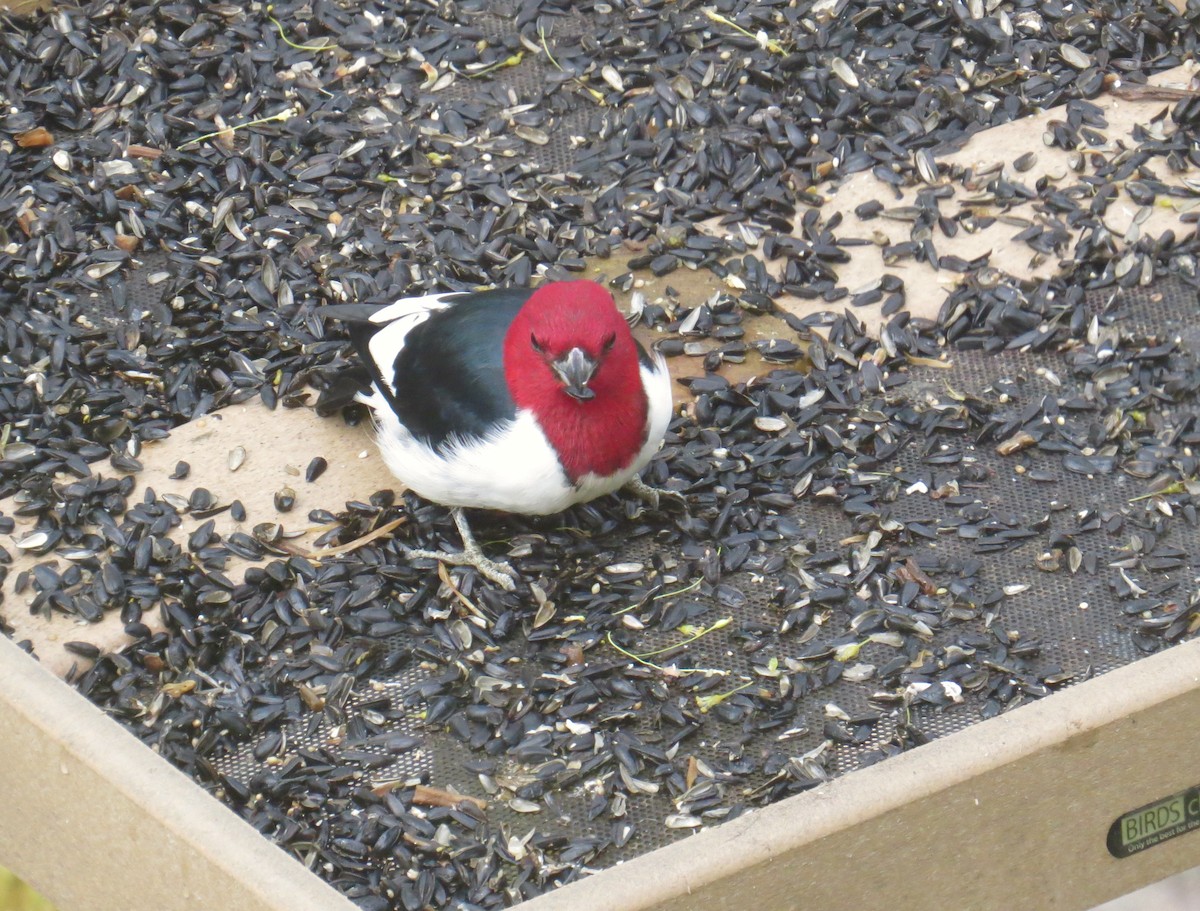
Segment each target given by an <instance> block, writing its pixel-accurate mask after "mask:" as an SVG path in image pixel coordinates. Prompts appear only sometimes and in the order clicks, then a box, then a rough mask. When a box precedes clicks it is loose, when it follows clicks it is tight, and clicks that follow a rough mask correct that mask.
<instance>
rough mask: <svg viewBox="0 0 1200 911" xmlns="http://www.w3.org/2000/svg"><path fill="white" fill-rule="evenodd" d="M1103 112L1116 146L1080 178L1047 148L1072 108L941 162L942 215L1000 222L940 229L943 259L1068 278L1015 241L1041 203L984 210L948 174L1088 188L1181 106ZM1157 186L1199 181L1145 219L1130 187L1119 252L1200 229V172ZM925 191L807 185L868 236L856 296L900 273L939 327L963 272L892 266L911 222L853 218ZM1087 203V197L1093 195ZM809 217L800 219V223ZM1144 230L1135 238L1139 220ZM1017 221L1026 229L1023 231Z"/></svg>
mask: <svg viewBox="0 0 1200 911" xmlns="http://www.w3.org/2000/svg"><path fill="white" fill-rule="evenodd" d="M1196 70H1197V68H1196V66H1195V65H1194V64H1187V65H1184V66H1181V67H1177V68H1176V69H1173V70H1169V71H1167V72H1164V73H1160V74H1158V75H1157V76H1155V77H1154V78H1153V79H1151V80H1150V82H1151V84H1152V85H1155V86H1165V87H1168V88H1173V89H1189V88H1190V87H1192V77H1193V75H1194V74H1195V73H1196ZM1092 103H1093V104H1095V105H1097V106H1098V107H1100V108H1101V109H1102V110H1103V112H1104V116H1105V118H1106V120H1107V121H1108V127H1107V128H1106V129H1104V130H1101V131H1100V132H1102V133H1103V134H1104V135H1105V136H1106V137H1107V140H1108V141H1107V142H1106V143H1105V144H1104V145H1101V146H1096V147H1091V148H1089V149H1088V150H1087V153H1086V154H1085V156H1084V162H1085V164H1084V167H1083V170H1082V171H1081V172H1079V173H1076V172H1075V171H1072V169H1071V167H1070V165H1069V159H1070V153H1068V152H1067V151H1065V150H1063V149H1060V148H1050V147H1048V146H1047V145H1046V144H1045V142H1044V139H1043V136H1044V135H1045V133H1046V132H1047V124H1048V123H1049V122H1050V121H1053V120H1060V121H1065V120H1066V108H1065V106H1060V107H1055V108H1051V109H1049V110H1046V111H1044V112H1042V113H1040V114H1034V115H1032V116H1029V117H1023V118H1021V119H1020V120H1015V121H1013V122H1011V123H1008V124H1004V125H1003V126H999V127H994V128H992V129H990V130H985V131H983V132H981V133H978V134H976V135H975V136H973V137H972V138H971V139H970V140H969V141H968V142H967V144H966V145H965V146H964V147H963V148H962V149H960V150H959V151H957V152H955V153H953V154H950V155H946V156H944V157H943V158H941V159H938V162H937V163H938V165H939V166H940V171H941V177H940V180H939V181H938V183H940V184H944V185H947V186H952V187H953V189H954V191H955V194H954V197H953V198H951V199H945V200H942V201H941V203H940V206H939V210H940V211H941V213H942V214H943V215H946V216H950V217H953V216H955V215H957V214H959V212H960V211H962V210H965V209H968V208H969V209H971V210H973V211H974V212H976V213H977V214H979V215H991V216H995V217H996V219H997V220H996V221H995V222H994V223H992V224H991V225H990V226H989V227H986V228H982V229H980V230H978V231H976V232H975V233H968V232H967V231H965V230H960V231H959V233H958V234H957V235H956V236H955V237H953V238H948V237H946V236H944V235H943V234H942V232H941V231H940V230H936V229H935V230H934V232H933V241H934V245H935V246H936V248H937V250H938V253H939V254H941V255H947V254H949V255H955V256H958V257H960V258H962V259H964V260H967V261H970V260H974V259H976V258H978V257H980V256H983V255H985V254H990V260H989V262H990V265H991V267H992V268H993V269H996V270H998V271H999V272H1002V273H1005V274H1007V275H1010V276H1013V277H1015V278H1018V279H1026V280H1037V279H1044V278H1049V277H1050V276H1052V275H1055V274H1057V273H1058V272H1059V271H1060V261H1059V259H1058V257H1049V258H1046V259H1044V260H1041V261H1039V260H1036V259H1035V258H1034V256H1035V254H1034V251H1033V250H1032V249H1030V248H1029V247H1028V246H1027V245H1026V244H1025V243H1023V242H1016V243H1014V242H1013V241H1012V240H1011V238H1012V237H1013V236H1015V235H1017V234H1019V233H1020V232H1021V231H1023V230H1024V228H1025V226H1027V225H1028V224H1035V223H1042V222H1046V221H1047V216H1046V215H1045V214H1042V213H1039V212H1038V211H1037V208H1038V206H1037V204H1036V202H1033V203H1030V202H1027V203H1025V204H1023V205H1019V206H1013V207H1011V208H1007V209H1004V210H1001V209H999V208H998V207H995V206H991V205H988V204H986V203H985V202H983V200H984V199H986V193H985V190H984V188H985V186H986V179H977V180H975V181H974V182H972V183H970V184H969V185H967V186H964V185H963V183H961V182H952V181H951V180H950V179H949V177H948V176H947V174H948V172H949V170H950V168H952V167H955V166H957V167H961V168H964V169H965V168H970V169H972V171H973V173H974V174H975V175H977V176H978V175H987V174H989V173H991V172H992V171H993V169H998V170H999V171H1001V172H1002V173H1003V174H1004V175H1005V177H1006V178H1008V179H1010V180H1011V181H1013V182H1016V183H1021V184H1023V185H1025V186H1027V187H1031V188H1032V187H1033V186H1034V185H1035V184H1036V183H1037V181H1038V180H1039V179H1042V178H1045V179H1046V180H1048V181H1050V182H1052V183H1053V184H1055V185H1056V186H1058V187H1060V188H1062V189H1066V188H1069V187H1072V186H1076V185H1078V184H1080V183H1081V182H1082V181H1081V178H1082V177H1084V176H1086V175H1088V174H1091V173H1094V172H1095V167H1094V160H1095V159H1094V156H1103V157H1104V158H1106V159H1111V158H1112V157H1113V156H1114V155H1116V154H1119V152H1120V150H1121V149H1123V148H1125V149H1130V148H1135V147H1136V146H1137V145H1138V143H1137V141H1136V140H1134V139H1133V136H1132V134H1133V131H1134V128H1135V127H1136V126H1138V125H1141V126H1144V127H1148V126H1150V125H1151V122H1152V120H1154V118H1156V117H1157V116H1158V115H1160V114H1162V113H1163V112H1164V111H1167V110H1169V109H1170V108H1171V106H1172V105H1173V104H1174V102H1173V101H1169V100H1162V99H1152V100H1144V101H1138V100H1128V99H1126V98H1122V97H1118V96H1117V95H1115V94H1112V93H1111V92H1109V93H1102V94H1101V95H1100V96H1099V97H1097V98H1096V99H1094V100H1093V102H1092ZM1153 128H1154V129H1161V130H1162V131H1164V133H1165V134H1170V133H1171V132H1173V129H1174V128H1173V125H1172V124H1171V122H1170V119H1169V118H1164V119H1163V121H1162V122H1161V123H1160V124H1158V125H1157V126H1155V127H1153ZM1026 152H1032V153H1034V154H1035V155H1036V162H1035V163H1034V165H1033V166H1032V167H1031V168H1030V169H1029V170H1028V171H1026V172H1024V173H1018V172H1017V171H1015V170H1014V169H1013V167H1012V162H1013V161H1015V160H1016V159H1017V158H1019V157H1020V156H1021V155H1023V154H1025V153H1026ZM1152 167H1153V169H1154V170H1155V171H1156V176H1157V177H1158V179H1160V180H1162V181H1163V182H1164V183H1166V184H1169V185H1172V186H1177V187H1178V186H1182V185H1183V181H1184V180H1185V179H1186V180H1189V181H1193V182H1195V185H1196V188H1197V190H1196V195H1195V197H1194V198H1191V199H1167V198H1165V197H1164V198H1160V199H1159V200H1157V201H1156V203H1155V204H1154V205H1153V206H1151V207H1149V210H1148V211H1146V212H1142V211H1140V207H1139V206H1137V205H1135V204H1133V203H1132V202H1131V201H1130V199H1129V197H1128V196H1127V195H1126V194H1125V193H1124V191H1123V189H1122V191H1121V193H1120V195H1119V196H1118V198H1117V199H1116V200H1115V201H1114V202H1113V203H1112V205H1111V206H1110V207H1109V210H1108V212H1107V213H1106V215H1105V217H1104V223H1105V226H1106V227H1107V228H1108V230H1109V231H1110V232H1111V233H1112V235H1113V237H1114V238H1115V239H1116V241H1117V246H1118V249H1124V248H1125V246H1126V244H1127V243H1128V242H1132V240H1136V237H1137V236H1153V237H1157V236H1160V235H1161V234H1162V232H1163V231H1164V230H1166V229H1168V228H1170V229H1172V230H1174V231H1175V234H1176V236H1177V237H1183V236H1186V235H1189V234H1191V233H1193V232H1194V231H1195V226H1194V225H1187V224H1184V223H1183V222H1181V220H1180V216H1181V215H1182V214H1184V213H1185V212H1189V211H1194V210H1195V208H1196V207H1197V206H1200V172H1197V171H1195V170H1193V171H1190V172H1187V173H1179V174H1176V173H1173V172H1171V171H1169V170H1168V169H1167V167H1166V164H1165V162H1161V161H1155V162H1153V163H1152ZM925 186H926V185H925V184H923V183H922V184H918V185H917V186H914V187H910V188H907V189H905V190H904V191H903V192H902V193H900V195H899V196H897V193H896V191H895V190H894V189H893V188H892V187H891V186H890V185H888V184H886V183H884V182H883V181H881V180H879V179H878V178H877V177H875V176H874V175H873V174H871V173H870V172H869V171H863V172H859V173H857V174H853V175H851V176H850V177H849V178H847V179H845V180H844V181H841V182H837V183H833V182H826V183H822V184H817V185H814V186H811V187H805V188H803V189H807V190H809V191H811V192H813V193H816V194H817V195H818V196H820V197H822V198H823V199H824V202H823V204H822V205H821V208H820V212H821V219H822V221H823V222H828V221H829V220H830V219H831V218H832V217H833V216H834V215H835V214H841V215H842V217H843V220H842V223H841V225H840V226H839V227H838V228H837V229H836V231H835V234H836V235H837V236H838V237H839V238H866V239H870V240H872V241H873V243H871V244H869V245H866V246H851V247H847V248H846V252H847V253H848V254H849V256H850V262H848V263H846V264H843V265H839V266H836V267H835V271H836V272H837V275H838V280H839V283H840V284H841V285H842V286H844V287H846V288H847V289H849V290H850V291H851V292H854V291H855V290H858V289H862V288H865V287H867V286H869V285H870V284H871V283H872V282H874V281H876V280H877V279H878V278H879V277H880V275H882V274H884V273H891V274H893V275H896V276H898V277H899V278H901V279H903V280H904V285H905V304H906V309H908V310H909V312H911V313H912V314H913V315H914V316H918V317H924V318H929V319H932V318H933V317H935V316H936V315H937V312H938V309H939V308H940V307H941V306H942V303H943V302H944V301H945V299H946V297H947V296H948V294H949V292H950V291H951V290H953V288H954V286H955V285H956V284H957V283H958V282H959V281H960V280H961V278H962V277H963V276H962V275H960V274H959V273H956V272H950V271H946V270H942V271H938V270H936V269H934V268H933V267H932V266H929V265H928V264H926V263H924V262H921V263H917V262H914V261H913V260H902V261H900V262H897V263H895V264H893V265H888V264H886V263H885V262H884V259H883V253H882V245H884V244H892V243H899V242H902V241H906V240H909V239H910V235H911V227H912V226H911V224H910V223H909V222H907V221H904V220H899V219H895V218H888V217H883V216H880V217H877V218H874V219H870V220H868V221H863V220H861V219H860V218H859V217H858V216H857V215H855V214H854V209H855V207H857V206H858V205H859V204H860V203H863V202H867V201H869V200H875V199H877V200H879V201H880V202H882V203H883V205H884V206H885V208H886V209H888V210H893V211H895V210H900V209H902V208H903V207H905V206H910V205H912V203H913V201H914V200H915V199H916V196H917V192H918V191H919V190H920V189H922V188H923V187H925ZM1085 198H1086V197H1085ZM802 213H803V209H802V207H801V209H799V210H798V212H797V218H796V220H797V222H798V221H799V217H800V215H801V214H802ZM1135 219H1136V220H1138V224H1137V227H1136V228H1134V229H1133V230H1132V231H1131V226H1132V225H1133V224H1134V221H1135ZM1015 221H1017V222H1020V223H1014V222H1015ZM708 227H709V230H710V231H712V232H713V233H716V234H718V235H722V234H725V233H730V232H731V230H736V228H734V229H730V228H725V229H721V228H718V226H717V225H716V224H715V222H713V223H710V224H709V226H708ZM1080 234H1081V232H1079V231H1073V232H1071V239H1070V241H1069V242H1068V244H1067V248H1066V249H1067V250H1068V251H1069V250H1071V249H1072V248H1073V247H1074V246H1075V243H1076V242H1077V241H1078V240H1079V237H1080ZM782 265H783V264H782V263H781V262H780V261H777V260H768V261H767V267H768V269H769V271H771V273H772V274H775V275H778V274H779V273H780V270H781V268H782ZM776 303H777V304H778V306H780V307H782V308H784V309H787V310H790V311H791V312H793V313H796V314H797V315H799V316H805V315H807V314H809V313H812V312H814V311H819V310H829V309H832V310H834V311H835V312H841V311H842V310H843V309H844V308H846V307H848V306H849V302H848V300H846V299H843V300H841V301H838V302H836V303H834V304H832V305H831V304H826V303H824V302H821V301H808V300H803V299H800V298H796V297H793V296H789V295H784V296H782V297H780V298H778V299H777V300H776ZM854 313H855V315H856V316H858V317H859V318H860V319H862V320H863V321H864V322H865V323H866V324H867V326H868V327H870V328H871V329H872V330H877V329H878V327H879V325H880V324H881V323H882V321H883V318H882V316H881V314H880V310H879V305H872V306H866V307H862V308H859V309H856V310H855V311H854Z"/></svg>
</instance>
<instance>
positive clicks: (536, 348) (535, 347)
mask: <svg viewBox="0 0 1200 911" xmlns="http://www.w3.org/2000/svg"><path fill="white" fill-rule="evenodd" d="M529 344H530V345H531V346H532V347H533V350H534V351H536V352H537V353H538V354H545V353H546V349H545V347H544V346H543V345H542V343H541V342H539V341H538V340H537V336H536V335H531V336H529Z"/></svg>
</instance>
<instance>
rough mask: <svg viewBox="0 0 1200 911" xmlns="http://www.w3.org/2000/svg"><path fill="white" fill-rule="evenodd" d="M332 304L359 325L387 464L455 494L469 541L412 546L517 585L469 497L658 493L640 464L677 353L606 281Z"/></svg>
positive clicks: (488, 504)
mask: <svg viewBox="0 0 1200 911" xmlns="http://www.w3.org/2000/svg"><path fill="white" fill-rule="evenodd" d="M321 312H322V313H323V314H325V315H326V316H330V317H334V318H336V319H339V320H343V321H345V322H346V323H347V324H348V325H349V329H350V338H351V341H352V342H353V344H354V347H355V349H356V350H357V352H358V354H359V356H360V357H361V359H362V361H363V363H364V365H365V366H366V368H367V370H368V372H369V373H370V376H371V381H372V386H373V389H372V390H371V392H370V393H369V394H361V395H360V397H359V400H360V401H363V402H365V403H366V404H367V405H369V406H370V408H371V411H372V413H373V414H374V418H375V425H376V429H377V431H378V439H379V448H380V451H381V452H382V454H383V459H384V461H385V462H386V463H387V466H388V468H389V469H391V471H392V473H393V474H395V475H396V477H397V478H398V479H399V480H401V481H402V482H403V483H404V484H405V485H407V486H408V487H409V488H410V489H412V490H413V491H415V492H416V493H418V494H420V495H421V496H422V497H425V498H426V499H428V500H432V501H434V502H436V503H441V504H443V505H445V506H449V507H451V512H452V514H453V516H454V521H455V524H456V525H457V526H458V530H459V533H460V534H461V535H462V539H463V551H462V553H459V554H454V553H446V552H440V551H439V552H431V551H417V550H410V551H409V553H410V554H411V555H412V556H417V557H431V558H434V559H437V560H441V561H443V562H446V563H454V564H468V565H471V566H475V567H476V568H477V569H479V571H480V572H482V573H483V574H484V575H485V576H487V577H488V578H490V579H492V580H493V581H495V582H497V583H498V584H500V585H502V586H503V587H504V588H506V589H509V590H511V589H512V588H513V587H514V572H513V570H512V568H511V567H509V566H508V565H507V564H505V563H499V562H496V561H493V560H489V559H487V558H486V557H484V555H483V553H482V552H481V551H480V549H479V546H478V544H476V542H475V539H474V537H473V536H472V535H471V530H470V528H469V527H468V525H467V522H466V518H465V517H464V516H463V513H462V510H463V509H464V508H478V509H497V510H503V511H505V512H514V513H525V514H530V515H546V514H549V513H555V512H559V511H561V510H563V509H566V508H567V507H568V506H572V505H574V504H576V503H583V502H585V501H587V500H591V499H593V498H595V497H599V496H601V495H603V494H606V493H611V492H612V491H615V490H617V489H618V488H619V487H622V486H628V487H629V488H630V489H631V491H632V492H633V493H635V494H637V495H639V496H641V497H642V498H643V499H646V500H649V501H650V502H651V503H655V504H656V503H657V499H658V498H657V494H658V491H655V490H653V489H652V488H650V487H648V486H646V485H645V484H644V483H642V481H641V480H640V479H639V478H638V472H639V471H640V470H641V469H642V467H643V466H644V465H645V464H646V463H647V462H648V461H650V458H651V456H653V455H654V453H655V452H656V451H657V450H658V448H659V446H660V444H661V443H662V439H663V434H664V433H666V429H667V424H668V423H669V422H670V419H671V407H672V406H671V383H670V379H669V377H668V375H667V368H666V364H665V363H664V362H663V359H662V357H661V356H660V355H659V354H658V353H657V352H654V354H653V355H651V354H647V352H646V350H645V349H644V348H642V346H641V345H640V344H638V342H637V341H636V340H635V339H634V337H633V335H632V333H630V331H629V326H628V325H627V324H626V322H625V320H624V318H623V317H622V316H621V313H620V311H619V310H618V309H617V307H616V305H615V304H614V303H613V299H612V296H611V295H610V294H609V293H608V292H607V291H606V290H605V289H604V288H603V287H602V286H600V285H598V284H596V283H595V282H590V281H573V282H552V283H550V284H547V285H544V286H542V287H541V288H538V289H537V290H535V291H531V290H529V289H516V288H505V289H497V290H494V291H481V292H467V293H453V294H431V295H428V296H425V297H417V298H409V299H404V300H399V301H397V302H396V303H394V304H386V305H379V306H374V305H369V304H345V305H334V306H329V307H325V308H323V310H322V311H321Z"/></svg>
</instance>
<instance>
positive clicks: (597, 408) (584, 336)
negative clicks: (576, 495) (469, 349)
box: [504, 281, 648, 482]
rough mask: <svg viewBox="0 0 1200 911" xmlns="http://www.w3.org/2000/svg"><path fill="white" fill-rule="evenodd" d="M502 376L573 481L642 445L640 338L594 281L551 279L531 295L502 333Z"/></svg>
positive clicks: (624, 459)
mask: <svg viewBox="0 0 1200 911" xmlns="http://www.w3.org/2000/svg"><path fill="white" fill-rule="evenodd" d="M504 374H505V378H506V379H507V380H508V388H509V392H510V394H511V395H512V397H513V401H514V402H515V403H516V406H517V407H518V408H521V409H528V410H530V411H532V412H533V414H534V416H535V417H537V419H538V423H539V424H541V427H542V431H543V433H545V434H546V437H547V439H549V441H550V443H551V445H553V446H554V448H555V449H556V450H557V451H558V456H559V461H560V462H561V463H562V466H563V469H564V470H565V471H566V473H567V476H568V477H569V478H570V479H571V480H572V482H574V481H576V480H578V479H579V478H580V477H582V476H583V475H585V474H587V473H589V472H591V473H593V474H596V475H600V476H602V477H604V476H607V475H611V474H613V473H615V472H617V471H620V470H621V469H622V468H625V467H627V466H628V465H629V463H630V462H632V461H633V459H634V457H635V456H636V455H637V454H638V452H639V451H640V450H641V448H642V445H643V444H644V443H645V439H646V436H645V435H646V414H647V408H648V403H647V399H646V391H645V389H644V387H643V386H642V379H641V374H640V372H639V369H638V351H637V344H636V342H634V340H633V335H632V334H631V333H630V331H629V326H628V325H627V324H626V323H625V319H624V318H623V317H622V316H621V313H620V311H619V310H618V309H617V306H616V304H615V303H613V299H612V295H610V294H609V293H608V292H607V291H605V290H604V288H603V287H601V286H600V285H598V284H596V283H595V282H591V281H575V282H552V283H551V284H548V285H545V286H543V287H541V288H539V289H538V290H537V291H535V292H534V293H533V294H532V295H531V296H530V298H529V300H528V301H526V303H525V306H524V307H522V308H521V312H520V313H518V314H517V317H516V319H514V320H513V322H512V325H511V326H509V329H508V334H507V335H506V336H505V339H504Z"/></svg>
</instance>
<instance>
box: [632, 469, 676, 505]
mask: <svg viewBox="0 0 1200 911" xmlns="http://www.w3.org/2000/svg"><path fill="white" fill-rule="evenodd" d="M625 490H627V491H629V492H630V493H631V494H633V495H634V496H635V497H637V498H638V499H639V500H641V501H642V502H643V503H645V504H646V505H647V506H649V507H650V508H651V509H658V508H659V506H660V505H662V501H663V498H664V497H665V498H666V499H668V500H671V501H672V502H674V503H676V504H677V505H679V506H681V507H683V508H684V509H687V499H686V498H685V497H684V496H683V494H681V493H679V492H678V491H675V490H665V489H663V488H661V487H651V486H650V485H649V484H647V483H646V482H645V481H643V480H642V479H641V478H639V477H638V476H637V475H634V477H633V478H632V480H630V481H627V482H626V483H625Z"/></svg>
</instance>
